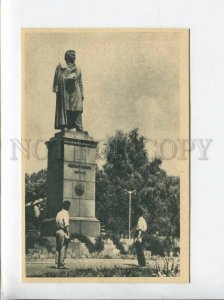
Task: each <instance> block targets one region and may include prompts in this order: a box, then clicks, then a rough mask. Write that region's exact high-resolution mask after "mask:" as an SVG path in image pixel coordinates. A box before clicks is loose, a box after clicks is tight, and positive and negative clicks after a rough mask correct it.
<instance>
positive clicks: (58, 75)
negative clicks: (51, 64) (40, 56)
mask: <svg viewBox="0 0 224 300" xmlns="http://www.w3.org/2000/svg"><path fill="white" fill-rule="evenodd" d="M60 75H61V64H59V65H57V67H56V70H55V74H54V82H53V92H54V93H57V92H58V79H59V77H60Z"/></svg>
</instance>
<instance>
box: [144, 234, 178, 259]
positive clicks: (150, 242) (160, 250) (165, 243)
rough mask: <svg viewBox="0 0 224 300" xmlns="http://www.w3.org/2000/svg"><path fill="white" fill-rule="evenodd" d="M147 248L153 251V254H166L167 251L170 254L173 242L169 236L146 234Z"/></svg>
mask: <svg viewBox="0 0 224 300" xmlns="http://www.w3.org/2000/svg"><path fill="white" fill-rule="evenodd" d="M143 242H144V245H145V249H146V250H149V251H151V252H152V255H160V256H164V255H165V253H167V254H169V253H170V252H171V251H172V250H173V246H172V243H171V241H170V239H169V238H162V237H155V236H152V235H151V236H150V235H149V236H145V237H144V240H143Z"/></svg>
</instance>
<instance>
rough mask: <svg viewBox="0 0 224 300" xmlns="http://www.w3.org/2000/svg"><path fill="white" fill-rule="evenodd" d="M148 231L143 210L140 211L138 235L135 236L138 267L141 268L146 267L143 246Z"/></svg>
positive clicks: (137, 227)
mask: <svg viewBox="0 0 224 300" xmlns="http://www.w3.org/2000/svg"><path fill="white" fill-rule="evenodd" d="M146 230H147V223H146V221H145V219H144V217H143V210H142V209H141V208H139V209H138V222H137V226H136V234H135V247H136V253H137V258H138V265H139V266H140V267H145V266H146V262H145V255H144V251H143V245H142V235H143V234H144V232H145V231H146Z"/></svg>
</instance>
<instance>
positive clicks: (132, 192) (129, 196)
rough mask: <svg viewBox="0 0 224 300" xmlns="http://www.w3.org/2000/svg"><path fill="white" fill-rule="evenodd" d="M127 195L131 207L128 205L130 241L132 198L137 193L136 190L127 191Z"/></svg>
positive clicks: (129, 233) (129, 234)
mask: <svg viewBox="0 0 224 300" xmlns="http://www.w3.org/2000/svg"><path fill="white" fill-rule="evenodd" d="M125 192H126V193H128V199H129V205H128V238H129V240H130V238H131V196H132V194H134V193H135V192H136V190H133V191H127V190H125Z"/></svg>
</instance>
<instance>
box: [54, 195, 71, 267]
mask: <svg viewBox="0 0 224 300" xmlns="http://www.w3.org/2000/svg"><path fill="white" fill-rule="evenodd" d="M70 205H71V202H70V201H67V200H66V201H64V202H63V206H62V210H61V211H59V213H58V214H57V216H56V266H57V267H58V269H65V268H66V267H65V262H64V260H65V258H66V252H67V249H68V244H69V213H68V211H69V208H70ZM66 269H67V268H66Z"/></svg>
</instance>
